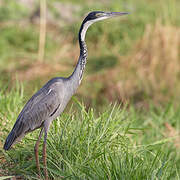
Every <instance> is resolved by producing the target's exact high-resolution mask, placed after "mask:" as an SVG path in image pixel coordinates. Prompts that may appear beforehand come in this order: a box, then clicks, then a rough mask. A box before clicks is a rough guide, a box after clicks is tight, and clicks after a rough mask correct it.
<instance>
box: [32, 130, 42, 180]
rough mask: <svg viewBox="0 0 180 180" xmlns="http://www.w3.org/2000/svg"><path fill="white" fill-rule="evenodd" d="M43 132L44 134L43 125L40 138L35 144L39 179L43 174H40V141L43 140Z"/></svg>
mask: <svg viewBox="0 0 180 180" xmlns="http://www.w3.org/2000/svg"><path fill="white" fill-rule="evenodd" d="M42 134H43V127H42V128H41V131H40V133H39V137H38V140H37V141H36V144H35V146H34V153H35V158H36V167H37V170H38V175H39V179H40V177H41V174H40V165H39V142H40V140H41V137H42Z"/></svg>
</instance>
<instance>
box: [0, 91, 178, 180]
mask: <svg viewBox="0 0 180 180" xmlns="http://www.w3.org/2000/svg"><path fill="white" fill-rule="evenodd" d="M1 94H4V95H1V106H0V108H1V113H0V118H1V121H0V122H1V123H0V132H1V136H0V137H1V138H0V140H1V142H2V143H3V142H4V139H5V136H6V135H7V133H8V132H9V130H10V129H11V128H12V125H13V123H14V121H15V119H16V115H17V114H18V112H19V110H20V109H21V107H22V105H23V103H22V102H23V101H24V95H23V94H24V93H23V88H22V87H18V88H17V89H16V90H15V89H13V90H12V91H11V92H10V93H8V94H6V95H5V93H4V92H3V91H1ZM17 104H19V106H17ZM179 115H180V111H179V110H177V111H174V108H173V107H172V106H171V105H168V106H167V107H166V108H165V109H164V110H162V109H161V108H158V109H157V108H154V107H153V106H152V107H151V109H150V111H149V112H146V113H144V112H138V111H136V110H135V109H134V108H133V107H129V108H128V107H122V106H118V105H111V106H108V107H106V110H105V111H104V112H103V113H98V112H96V111H95V110H94V109H92V108H90V109H89V110H88V111H86V110H85V106H84V105H83V104H81V103H79V102H78V101H77V100H76V99H75V98H73V106H71V108H70V109H69V110H68V112H65V113H64V114H63V115H62V116H61V117H60V118H58V120H56V121H54V122H53V124H52V126H51V128H50V133H49V136H48V146H47V147H48V149H47V153H48V158H47V159H48V170H49V174H50V176H51V177H52V178H53V179H59V178H66V179H163V180H165V179H179V177H180V174H179V168H180V154H179V151H178V147H179V146H180V144H179V141H178V134H177V132H178V131H177V130H178V128H179V126H180V124H179V121H178V119H179ZM172 126H173V127H172ZM174 127H176V128H177V129H176V128H174ZM37 135H38V132H37V131H36V132H33V133H31V134H28V135H27V136H26V138H24V140H23V141H22V142H21V143H19V144H17V145H15V147H14V148H13V150H11V151H7V152H4V151H3V150H2V148H0V157H1V161H2V163H1V164H0V170H1V171H0V172H1V174H2V175H6V174H7V175H17V176H20V177H23V178H25V179H37V174H36V173H37V172H36V165H35V158H34V144H35V141H36V139H37ZM40 149H42V146H41V148H40ZM40 154H41V156H42V153H41V150H40ZM41 165H42V161H41ZM42 167H43V166H42Z"/></svg>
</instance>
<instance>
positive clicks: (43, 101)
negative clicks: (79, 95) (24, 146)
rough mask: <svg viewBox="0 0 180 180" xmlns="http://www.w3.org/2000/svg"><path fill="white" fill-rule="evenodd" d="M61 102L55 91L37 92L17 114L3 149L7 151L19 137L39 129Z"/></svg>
mask: <svg viewBox="0 0 180 180" xmlns="http://www.w3.org/2000/svg"><path fill="white" fill-rule="evenodd" d="M61 101H62V100H61V98H60V97H59V96H58V93H57V92H56V91H55V90H52V89H49V90H43V89H41V90H39V91H38V92H37V93H36V94H35V95H34V96H32V97H31V99H30V100H29V101H28V102H27V103H26V105H25V106H24V108H23V109H22V111H21V113H20V114H19V116H18V118H17V120H16V123H15V124H14V127H13V129H12V131H11V132H10V134H9V135H8V137H7V139H6V142H5V145H4V149H5V150H8V149H9V148H10V147H11V145H12V144H13V143H14V142H15V141H16V140H17V139H19V138H20V137H21V136H24V135H25V134H26V133H28V132H31V131H33V130H35V129H37V128H39V127H41V126H42V125H43V123H44V121H45V120H47V119H48V118H51V117H52V116H53V114H54V113H55V112H56V111H57V110H58V108H59V106H60V104H61Z"/></svg>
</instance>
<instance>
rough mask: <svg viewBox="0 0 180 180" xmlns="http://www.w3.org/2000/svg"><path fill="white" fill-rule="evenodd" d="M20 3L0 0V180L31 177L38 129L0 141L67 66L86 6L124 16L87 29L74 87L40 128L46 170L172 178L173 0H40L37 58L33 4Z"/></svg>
mask: <svg viewBox="0 0 180 180" xmlns="http://www.w3.org/2000/svg"><path fill="white" fill-rule="evenodd" d="M32 2H33V1H32ZM29 3H31V1H18V0H17V1H11V0H2V1H1V2H0V179H3V178H7V176H11V175H12V176H14V175H16V176H20V177H23V178H24V179H37V174H36V173H37V172H36V167H35V159H34V155H33V153H34V152H33V149H34V148H33V146H34V143H35V141H36V139H37V135H38V131H36V132H33V133H31V134H28V135H27V136H26V138H25V139H24V140H23V141H22V142H21V143H19V144H17V145H15V147H14V148H13V150H11V151H8V152H4V151H3V150H2V147H3V143H4V140H5V138H6V136H7V134H8V133H9V131H10V129H11V128H12V126H13V124H14V122H15V120H16V118H17V115H18V113H19V112H20V110H21V109H22V107H23V106H24V104H25V102H26V101H27V99H28V98H29V97H31V95H32V94H33V93H34V92H36V90H38V89H39V88H40V87H41V86H42V85H43V84H44V83H45V82H46V81H47V80H49V79H50V78H51V77H55V76H68V75H69V74H70V73H71V72H72V70H73V68H74V67H75V64H76V62H77V58H78V56H79V47H78V39H77V34H78V30H79V26H80V23H81V20H82V17H84V15H85V14H87V12H89V11H92V10H104V11H128V12H130V13H131V14H129V15H128V16H126V17H125V16H124V17H121V18H117V19H111V20H108V21H106V22H99V23H97V24H95V25H94V26H92V27H91V28H90V29H89V30H88V34H87V38H86V40H87V45H88V50H89V51H88V55H89V57H88V62H87V68H86V71H85V75H84V78H83V81H82V85H81V86H80V87H79V89H78V92H77V95H76V97H74V98H73V100H72V101H71V102H70V104H69V105H68V107H67V109H66V111H65V112H64V113H63V114H62V116H61V117H60V118H58V119H57V120H56V121H54V122H53V124H52V126H51V128H50V134H49V136H48V147H47V148H48V149H47V153H48V171H49V174H50V177H51V178H52V179H59V178H63V177H64V178H66V179H163V180H164V179H168V180H169V179H180V171H179V169H180V151H179V147H180V143H179V142H180V139H179V129H180V121H179V117H180V106H179V102H180V96H178V94H179V92H180V83H179V82H180V76H179V74H180V48H179V47H180V16H179V14H178V12H180V1H178V0H173V1H172V0H159V1H148V0H146V1H144V0H133V1H132V0H126V1H125V0H121V1H120V0H115V1H106V0H103V1H95V0H91V1H88V3H87V2H85V1H82V0H62V1H59V0H54V1H47V26H46V45H45V58H44V61H43V62H38V50H39V49H38V48H39V44H38V43H39V12H38V11H39V2H36V1H35V2H34V4H29ZM65 11H66V12H68V13H67V14H64V13H63V12H65ZM19 82H20V83H19ZM80 102H83V103H80ZM110 102H111V104H112V105H109V104H110ZM114 104H115V105H114ZM41 149H42V147H41ZM41 165H42V161H41ZM42 172H43V171H42ZM42 175H43V174H42ZM5 176H6V177H5Z"/></svg>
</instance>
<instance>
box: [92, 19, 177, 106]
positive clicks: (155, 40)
mask: <svg viewBox="0 0 180 180" xmlns="http://www.w3.org/2000/svg"><path fill="white" fill-rule="evenodd" d="M179 56H180V28H177V27H173V26H169V25H163V24H162V23H161V21H157V22H156V24H155V25H154V26H153V25H149V24H148V25H147V26H146V28H145V33H144V35H143V37H142V39H140V40H138V42H137V43H136V46H135V48H134V49H133V52H132V53H131V54H130V55H128V57H123V60H121V59H122V58H121V57H120V58H119V61H120V62H119V65H118V67H116V68H115V69H114V68H113V69H111V70H108V71H106V72H105V73H103V74H102V75H94V76H92V77H90V81H91V82H93V81H95V80H97V81H100V82H102V84H103V85H102V87H103V89H102V91H101V92H100V93H102V92H103V93H104V94H105V96H106V97H107V98H108V99H110V100H119V101H123V102H124V101H129V100H130V99H133V100H134V101H135V102H137V103H139V102H142V101H145V100H144V96H145V97H149V98H150V99H152V100H153V101H155V102H156V103H157V102H166V101H169V100H170V98H173V97H176V94H177V93H178V92H179V90H180V86H179V74H180V59H179ZM109 76H111V80H109ZM143 105H144V102H143Z"/></svg>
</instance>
